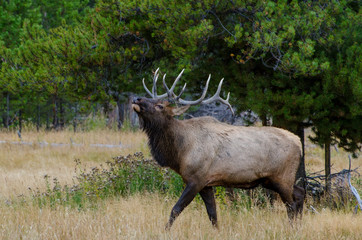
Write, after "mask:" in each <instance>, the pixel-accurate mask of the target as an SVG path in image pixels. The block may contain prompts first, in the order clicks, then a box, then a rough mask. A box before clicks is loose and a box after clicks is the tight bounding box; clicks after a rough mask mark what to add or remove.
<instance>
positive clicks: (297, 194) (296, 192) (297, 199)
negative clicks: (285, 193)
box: [293, 185, 305, 219]
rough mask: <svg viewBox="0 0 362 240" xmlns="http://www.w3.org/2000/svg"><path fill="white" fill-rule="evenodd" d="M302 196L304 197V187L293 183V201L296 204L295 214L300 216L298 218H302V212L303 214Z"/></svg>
mask: <svg viewBox="0 0 362 240" xmlns="http://www.w3.org/2000/svg"><path fill="white" fill-rule="evenodd" d="M304 198H305V189H304V188H302V187H299V186H296V185H294V186H293V201H294V203H295V206H296V214H297V216H298V215H299V216H300V219H302V214H303V204H304Z"/></svg>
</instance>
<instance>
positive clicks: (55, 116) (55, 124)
mask: <svg viewBox="0 0 362 240" xmlns="http://www.w3.org/2000/svg"><path fill="white" fill-rule="evenodd" d="M58 124H59V120H58V106H57V99H56V98H54V101H53V128H54V129H58Z"/></svg>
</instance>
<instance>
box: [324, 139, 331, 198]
mask: <svg viewBox="0 0 362 240" xmlns="http://www.w3.org/2000/svg"><path fill="white" fill-rule="evenodd" d="M324 161H325V165H324V170H325V178H326V191H325V192H326V193H329V192H330V190H331V179H330V175H331V140H330V139H328V140H327V141H326V142H325V144H324Z"/></svg>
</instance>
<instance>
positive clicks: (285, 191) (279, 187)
mask: <svg viewBox="0 0 362 240" xmlns="http://www.w3.org/2000/svg"><path fill="white" fill-rule="evenodd" d="M263 186H264V187H266V188H268V189H270V190H273V191H275V192H277V193H278V194H279V195H280V197H281V199H282V201H283V202H284V204H285V206H286V208H287V213H288V217H289V220H290V221H291V220H293V219H294V217H295V216H296V212H297V205H296V202H295V201H294V199H293V190H292V188H290V187H288V186H286V185H285V184H280V183H278V182H273V181H266V182H265V183H264V184H263Z"/></svg>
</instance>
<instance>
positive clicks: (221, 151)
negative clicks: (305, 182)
mask: <svg viewBox="0 0 362 240" xmlns="http://www.w3.org/2000/svg"><path fill="white" fill-rule="evenodd" d="M182 73H183V71H182V72H181V73H180V74H179V75H178V77H177V78H176V80H175V81H174V83H173V85H172V87H171V88H168V86H167V85H166V82H165V77H166V74H165V75H164V76H163V86H164V88H165V90H166V93H164V94H162V95H157V89H156V83H157V79H158V76H159V73H158V69H157V71H156V72H155V74H154V78H153V87H152V92H151V91H150V90H148V88H147V87H146V84H145V82H144V79H143V86H144V88H145V90H146V92H147V93H148V94H149V95H150V96H151V97H152V99H150V98H144V97H136V98H134V99H133V104H132V106H133V109H134V110H135V111H136V112H137V114H138V116H139V118H140V121H141V126H142V128H143V130H144V131H145V132H146V134H147V135H148V140H149V142H148V143H149V147H150V149H151V153H152V156H153V157H154V159H155V160H156V161H157V162H158V163H159V164H160V165H161V166H162V167H169V168H171V169H173V170H174V171H175V172H177V173H178V174H180V175H181V177H182V179H183V181H184V182H185V184H186V187H185V189H184V191H183V193H182V195H181V197H180V198H179V200H178V201H177V203H176V205H175V206H174V207H173V209H172V211H171V215H170V218H169V221H168V223H167V225H166V229H169V228H170V227H171V226H172V224H173V222H174V221H175V218H176V217H177V216H178V215H179V214H180V213H181V212H182V210H183V209H184V208H185V207H186V206H187V205H189V203H190V202H191V201H192V200H193V199H194V197H195V196H196V194H197V193H199V194H200V195H201V198H202V200H203V201H204V203H205V205H206V210H207V213H208V216H209V219H210V221H211V223H212V224H213V225H214V226H216V227H217V215H216V205H215V199H214V191H213V187H214V186H226V187H237V188H246V189H248V188H253V187H256V186H257V185H262V186H263V187H265V188H268V189H271V190H273V191H275V192H277V193H279V195H280V197H281V199H282V201H283V202H284V203H285V205H286V207H287V213H288V216H289V219H291V220H292V219H294V218H295V217H296V216H297V215H298V213H300V214H301V213H302V209H303V201H304V189H303V188H300V187H298V186H295V185H294V182H295V176H296V172H297V168H298V166H299V162H300V158H301V153H302V150H301V142H300V139H299V138H298V137H297V136H296V135H294V134H293V133H291V132H288V131H286V130H283V129H280V128H275V127H243V126H232V125H228V124H225V123H221V122H219V121H218V120H216V119H215V118H212V117H198V118H192V119H187V120H178V119H175V118H174V116H176V115H180V114H182V113H184V112H185V111H186V110H187V109H188V108H189V107H190V106H191V105H196V104H208V103H211V102H213V101H220V102H221V103H223V104H226V105H227V106H228V107H229V108H230V110H232V108H231V105H230V104H229V94H228V97H227V98H226V99H222V98H221V97H220V91H221V86H222V82H223V79H222V80H221V81H220V83H219V86H218V89H217V91H216V93H215V95H214V96H213V97H211V98H209V99H206V100H205V96H206V92H207V88H208V85H209V81H210V76H209V78H208V80H207V82H206V85H205V88H204V90H203V93H202V95H201V97H200V98H199V99H198V100H195V101H187V100H184V99H182V98H181V95H182V94H183V92H184V90H185V88H186V84H185V85H184V87H183V88H182V90H181V93H180V94H179V95H176V94H175V93H174V89H175V86H176V84H177V82H178V81H179V79H180V77H181V75H182ZM165 98H168V100H162V99H165ZM172 103H178V104H179V105H181V106H179V107H177V106H175V107H173V106H171V105H172Z"/></svg>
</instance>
